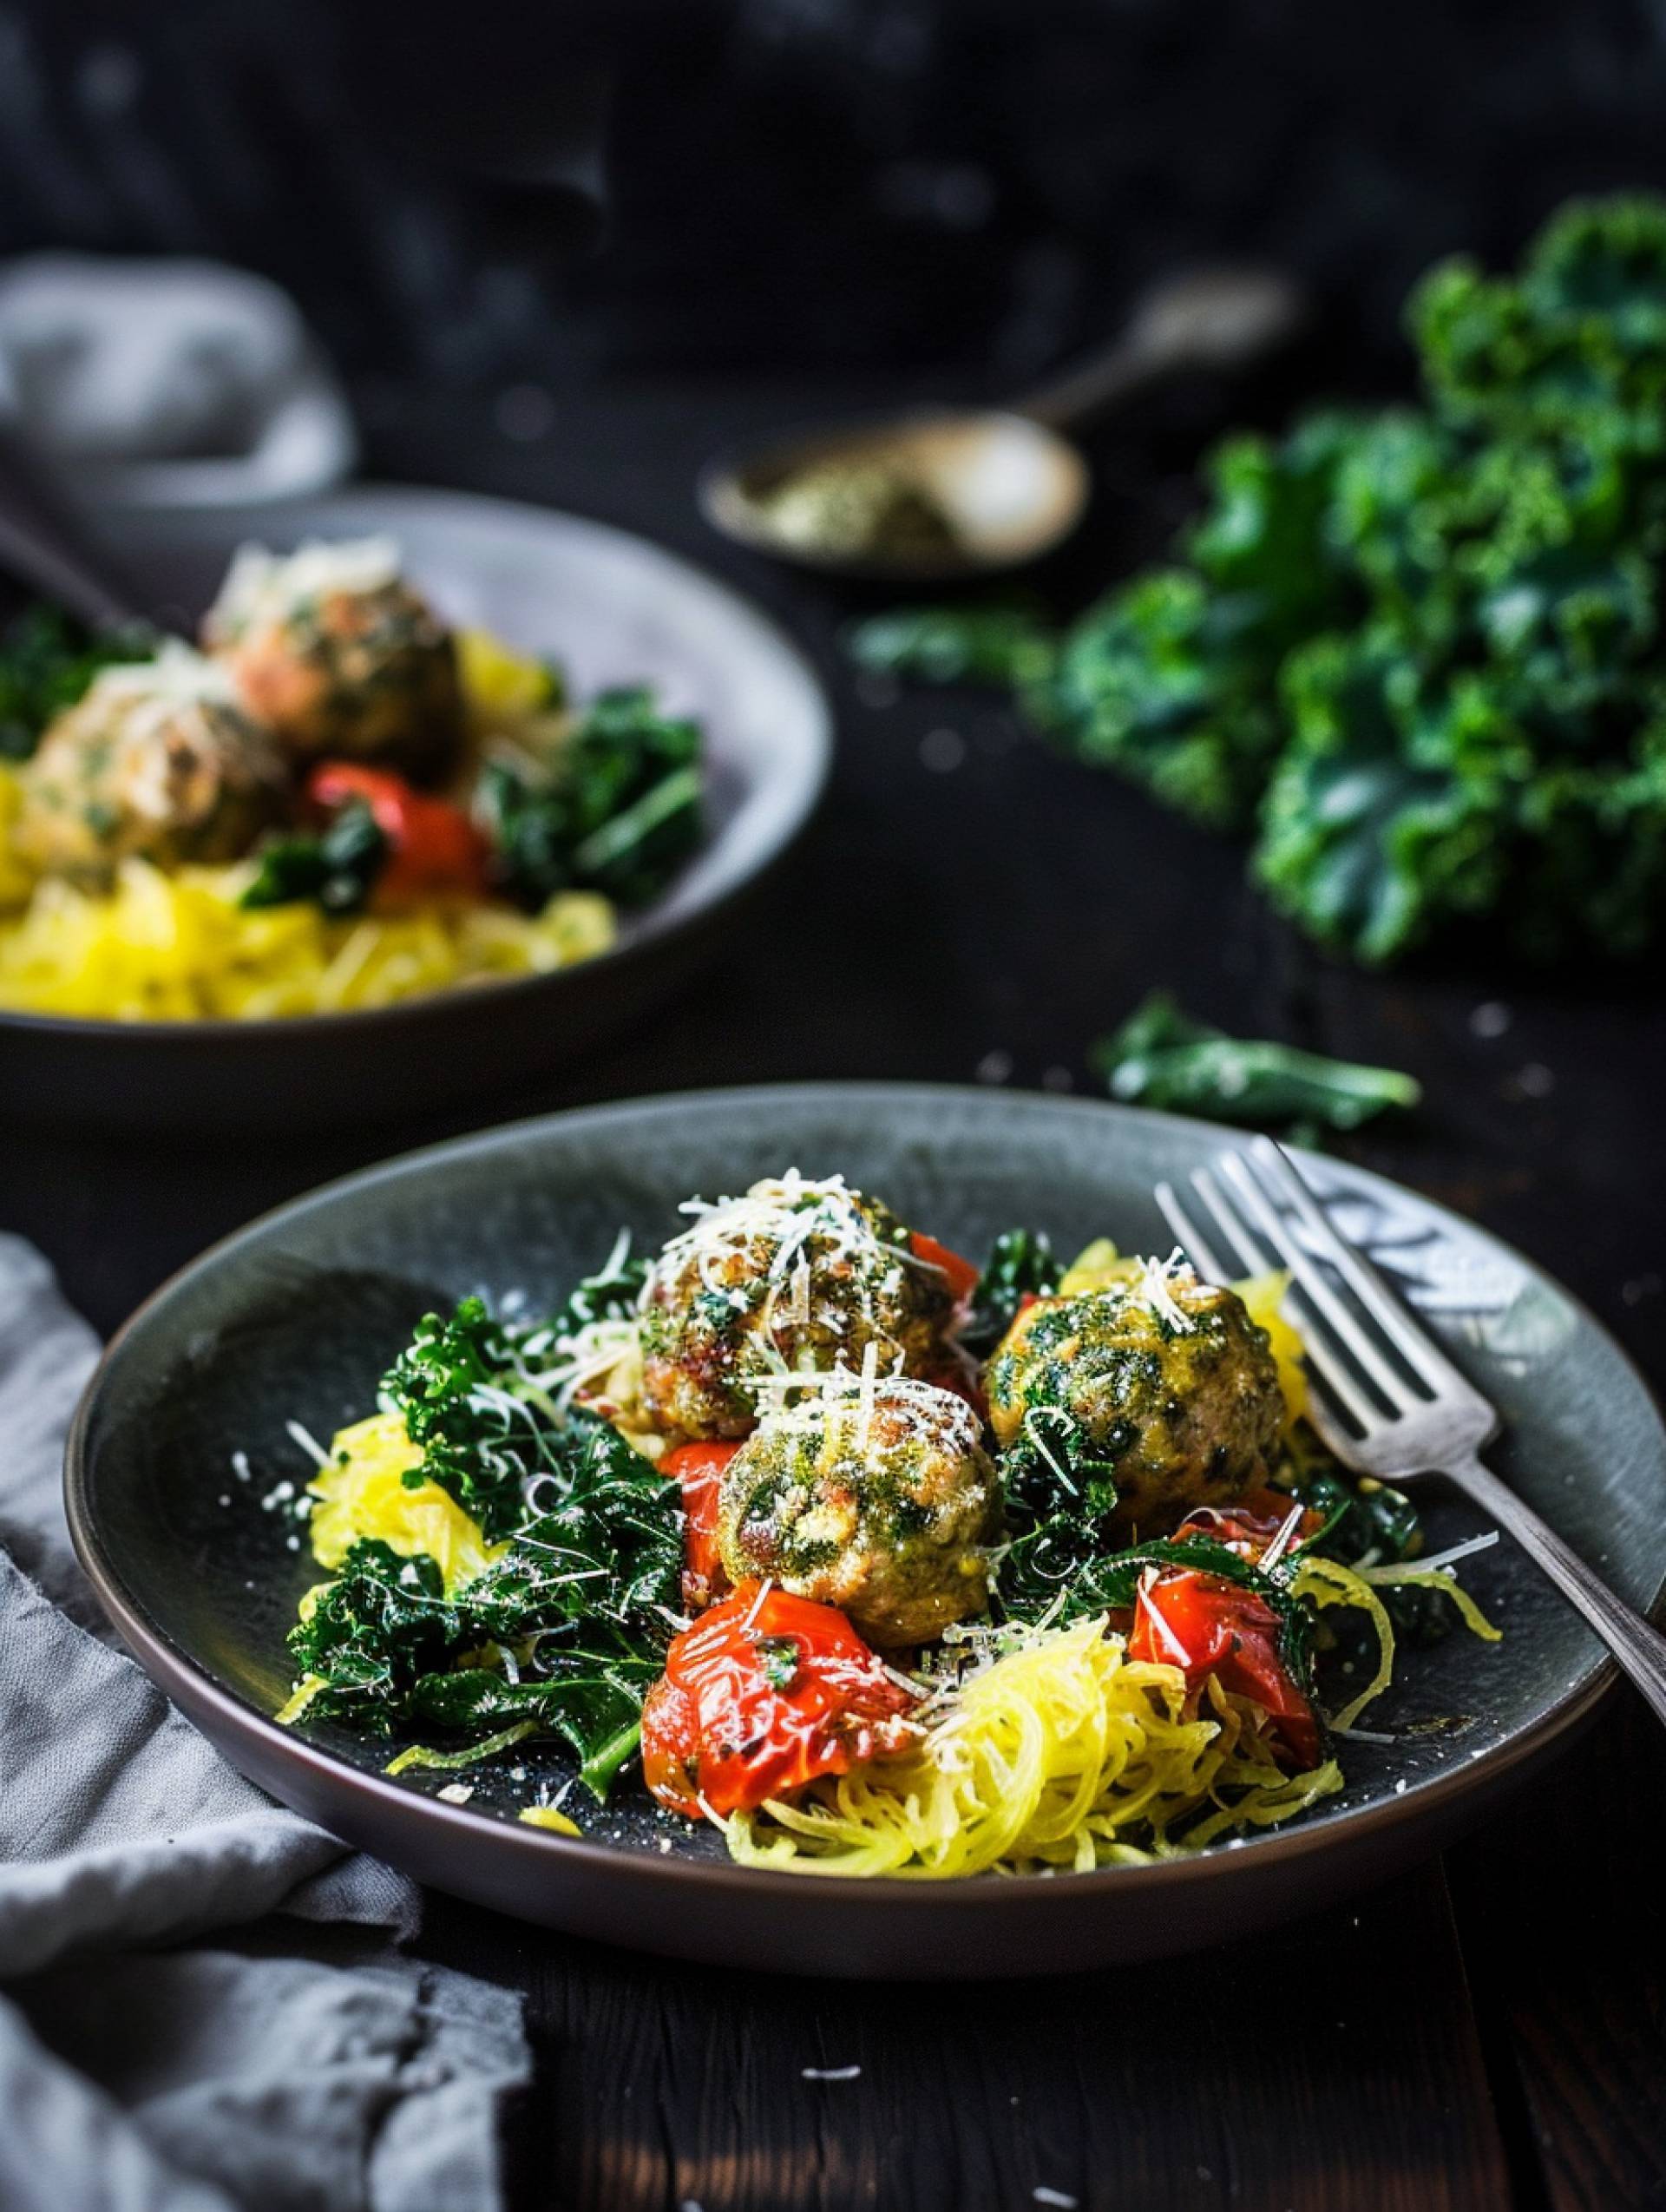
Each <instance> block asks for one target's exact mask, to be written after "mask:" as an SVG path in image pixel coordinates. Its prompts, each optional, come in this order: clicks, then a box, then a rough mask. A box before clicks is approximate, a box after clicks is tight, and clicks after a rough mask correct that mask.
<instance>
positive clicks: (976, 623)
mask: <svg viewBox="0 0 1666 2212" xmlns="http://www.w3.org/2000/svg"><path fill="white" fill-rule="evenodd" d="M849 643H850V652H851V656H852V658H853V659H854V660H856V663H857V664H858V666H861V667H863V668H866V669H867V670H868V671H869V673H870V674H873V675H876V676H913V677H918V678H919V679H921V680H922V682H925V683H928V684H1000V685H1006V686H1009V687H1010V688H1011V689H1013V690H1014V691H1017V690H1021V689H1022V688H1023V686H1025V685H1026V684H1027V683H1028V682H1030V680H1031V679H1033V678H1035V677H1040V676H1041V675H1044V674H1045V673H1046V670H1047V669H1048V668H1049V667H1050V666H1051V665H1052V661H1053V652H1054V640H1053V633H1052V631H1051V630H1050V629H1049V628H1048V627H1047V626H1046V623H1044V622H1043V621H1042V620H1040V618H1039V617H1038V616H1037V615H1036V614H1033V612H1032V611H1031V610H1030V609H1028V608H1027V607H902V608H899V609H898V610H897V611H896V612H895V613H894V614H875V615H871V616H870V617H869V619H868V620H866V621H863V622H858V623H856V625H855V626H854V627H852V629H851V632H850V640H849Z"/></svg>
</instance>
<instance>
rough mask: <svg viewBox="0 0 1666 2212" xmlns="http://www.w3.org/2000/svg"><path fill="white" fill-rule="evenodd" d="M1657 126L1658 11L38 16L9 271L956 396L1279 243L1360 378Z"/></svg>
mask: <svg viewBox="0 0 1666 2212" xmlns="http://www.w3.org/2000/svg"><path fill="white" fill-rule="evenodd" d="M1663 115H1666V4H1663V0H1578V4H1577V5H1569V4H1568V0H1455V3H1454V0H1446V4H1441V0H1409V4H1400V5H1393V4H1382V0H1344V3H1343V4H1338V0H1030V4H1020V0H466V4H465V3H464V0H446V4H435V0H337V4H335V5H331V4H330V0H260V4H239V0H90V3H89V0H10V4H9V5H8V6H7V7H6V8H5V10H3V13H0V253H9V252H15V251H16V250H18V249H20V248H24V247H27V246H32V245H38V244H46V243H49V244H56V245H61V246H62V245H68V246H86V247H90V248H95V249H99V250H117V251H128V250H144V251H150V252H167V253H180V252H183V253H213V254H216V255H220V256H223V257H225V258H227V259H233V260H237V261H239V262H243V263H246V264H247V265H249V266H253V267H256V268H259V269H263V270H266V271H267V272H270V273H272V275H274V276H277V277H279V278H280V279H282V280H283V281H284V282H285V284H286V285H287V286H289V287H290V288H291V289H292V291H294V292H296V293H297V294H298V296H299V297H300V299H302V300H303V302H304V303H305V306H306V307H307V309H308V311H309V312H310V313H311V314H312V317H313V318H314V319H315V321H316V322H317V323H318V325H319V326H320V327H321V328H322V329H323V331H324V332H325V336H326V337H327V338H328V339H329V340H330V341H331V344H332V345H333V346H334V347H335V348H336V349H337V351H338V353H339V354H340V355H341V357H342V358H344V361H345V362H346V363H347V364H348V365H349V366H350V368H351V369H352V370H353V371H357V372H358V373H359V374H360V375H361V376H364V377H377V376H384V377H385V376H394V377H403V376H409V375H410V374H412V373H418V374H421V375H422V376H423V377H429V378H437V379H441V380H450V381H456V382H458V383H462V384H468V383H470V382H473V381H476V380H479V379H490V378H494V377H495V378H499V379H507V380H511V381H513V380H514V379H515V378H517V377H528V376H536V377H540V378H542V379H554V380H555V381H557V382H559V381H561V380H563V379H566V378H568V377H581V376H584V375H585V374H587V373H591V372H594V371H598V370H600V369H607V370H612V371H620V372H626V373H655V372H665V371H682V372H687V371H710V372H712V373H714V374H716V373H718V372H723V373H725V374H733V373H734V372H736V371H746V372H747V373H756V372H757V371H759V370H760V369H769V370H778V371H784V372H788V371H802V370H804V369H808V368H815V369H818V370H832V371H842V372H844V373H849V372H850V371H856V370H863V369H872V368H874V367H876V366H882V367H883V368H884V369H885V370H886V371H887V372H888V373H890V374H893V375H895V374H899V373H902V372H905V371H908V369H910V368H913V369H916V370H920V369H935V370H936V371H938V372H939V373H940V374H941V375H944V376H948V377H952V378H953V379H954V381H956V382H957V383H958V384H961V386H963V387H964V386H969V385H974V384H987V383H991V382H993V383H994V384H1000V383H1002V382H1004V381H1008V380H1012V381H1019V380H1021V379H1023V378H1024V377H1026V376H1027V375H1029V374H1031V373H1032V372H1033V371H1035V370H1036V369H1038V368H1039V367H1040V366H1041V365H1042V364H1044V363H1046V362H1047V361H1049V360H1051V359H1053V358H1055V357H1056V356H1057V355H1058V354H1059V353H1060V352H1061V351H1064V350H1065V349H1066V348H1068V347H1070V346H1072V345H1077V344H1079V343H1081V342H1083V341H1085V340H1087V339H1091V338H1092V337H1093V336H1094V335H1095V334H1097V333H1099V332H1101V331H1104V330H1105V329H1106V328H1107V327H1108V326H1109V325H1111V324H1112V322H1113V321H1114V319H1115V317H1116V315H1117V312H1118V307H1119V305H1120V304H1121V303H1122V302H1123V301H1124V300H1125V299H1126V297H1127V296H1128V294H1129V293H1130V292H1131V289H1132V288H1133V287H1134V286H1137V285H1138V282H1139V280H1140V279H1141V278H1142V276H1144V275H1145V274H1146V273H1148V272H1151V271H1154V270H1156V269H1158V268H1161V267H1164V266H1167V265H1168V264H1169V263H1170V262H1171V260H1172V259H1174V258H1175V257H1176V256H1177V255H1183V254H1189V253H1200V252H1217V251H1221V250H1223V249H1229V248H1231V249H1243V250H1253V251H1255V252H1256V253H1265V254H1269V255H1271V256H1274V257H1275V258H1277V259H1282V260H1284V261H1286V262H1289V263H1293V264H1294V265H1295V266H1299V267H1300V268H1301V269H1302V270H1303V271H1304V272H1306V273H1307V274H1308V276H1309V278H1310V279H1311V280H1312V281H1313V283H1314V284H1315V286H1316V287H1317V288H1318V289H1319V291H1320V292H1321V294H1322V299H1323V302H1324V305H1325V307H1326V310H1327V312H1326V318H1325V323H1324V328H1325V330H1326V332H1327V339H1328V348H1329V351H1330V357H1331V358H1330V370H1331V374H1332V376H1333V378H1334V380H1335V381H1336V382H1337V383H1339V384H1340V383H1344V382H1346V383H1349V384H1361V383H1364V384H1372V383H1382V382H1392V380H1393V378H1394V376H1395V374H1396V373H1397V358H1396V352H1395V347H1396V338H1395V325H1396V312H1397V305H1398V302H1399V300H1400V297H1401V296H1402V294H1403V292H1404V290H1405V287H1406V286H1407V282H1408V280H1409V279H1411V278H1412V277H1413V275H1415V274H1416V272H1418V270H1419V269H1420V268H1421V267H1422V266H1424V265H1425V264H1426V263H1427V261H1428V260H1429V259H1432V258H1433V256H1434V255H1436V254H1437V253H1442V252H1445V251H1447V250H1449V249H1451V248H1453V247H1454V246H1473V247H1474V248H1476V249H1477V250H1479V251H1480V252H1482V253H1486V254H1489V255H1502V254H1505V253H1508V252H1509V251H1510V250H1511V249H1512V247H1513V246H1514V245H1515V244H1516V243H1517V242H1518V240H1519V239H1520V238H1521V237H1522V236H1524V235H1525V233H1526V232H1527V231H1528V230H1529V229H1530V228H1531V227H1532V226H1533V225H1534V223H1535V222H1536V221H1537V220H1538V218H1539V217H1540V216H1541V215H1542V214H1543V213H1544V212H1545V210H1546V209H1547V208H1549V207H1551V206H1552V205H1553V204H1554V203H1555V202H1556V201H1557V200H1558V199H1559V198H1561V197H1562V196H1563V195H1564V194H1567V193H1568V192H1570V191H1572V190H1575V189H1585V188H1592V187H1605V186H1610V185H1614V184H1627V185H1633V184H1638V183H1646V182H1650V181H1652V182H1656V183H1666V133H1663V130H1662V127H1661V126H1662V118H1663ZM604 193H605V198H606V202H607V208H606V213H605V215H603V216H602V217H601V218H600V220H598V219H596V217H595V215H594V209H595V207H596V206H597V203H598V201H599V200H600V199H601V198H602V197H603V196H604Z"/></svg>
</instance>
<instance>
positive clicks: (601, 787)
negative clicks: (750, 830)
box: [479, 689, 704, 909]
mask: <svg viewBox="0 0 1666 2212" xmlns="http://www.w3.org/2000/svg"><path fill="white" fill-rule="evenodd" d="M701 753H702V739H701V732H700V725H699V723H698V722H692V721H689V720H687V719H682V718H679V717H675V716H668V715H664V714H661V713H660V712H659V710H658V709H657V708H656V706H655V705H654V702H653V693H652V692H648V691H646V690H641V689H620V690H615V691H608V692H601V693H600V695H599V696H598V697H597V698H596V699H594V701H593V702H592V703H591V705H590V706H589V707H588V708H587V711H586V712H585V713H584V714H583V715H582V717H581V718H580V720H579V721H578V722H577V723H576V724H575V725H574V728H573V729H572V730H571V731H570V732H568V733H567V736H566V737H565V738H563V740H562V742H561V747H560V749H559V751H558V752H557V753H556V754H555V756H554V758H553V759H552V760H551V761H550V762H549V763H548V764H546V765H533V764H531V763H529V762H521V761H519V760H515V759H511V758H494V759H490V760H489V761H488V762H487V763H486V765H485V766H484V767H483V769H482V772H481V778H480V790H479V805H480V807H481V810H482V814H483V817H484V826H485V828H486V830H487V832H488V834H489V837H491V839H492V842H493V843H494V845H495V848H496V851H497V873H498V879H499V883H500V886H501V888H502V889H503V890H504V891H505V892H506V893H507V894H508V896H510V897H511V898H514V899H516V900H518V901H519V902H520V903H521V904H522V905H524V906H526V907H528V908H529V909H538V908H539V907H541V906H543V905H544V904H546V903H547V902H548V900H550V899H551V898H553V897H554V896H555V894H556V893H557V892H558V891H565V890H594V891H601V892H604V893H605V894H606V895H607V896H608V897H609V898H611V899H613V900H615V901H617V903H619V904H620V905H621V906H641V905H644V904H646V902H647V901H648V900H649V899H651V898H653V897H654V896H656V895H657V894H658V893H659V891H661V890H663V889H664V888H665V886H666V883H668V882H669V881H670V879H671V877H672V875H673V874H674V873H675V872H676V870H678V869H679V867H680V866H681V864H682V863H683V862H684V861H685V859H686V858H687V857H688V856H689V854H690V853H691V852H692V850H694V848H695V846H696V845H697V844H698V843H699V839H700V836H701V833H702V825H703V821H704V805H703V793H704V781H703V777H702V771H701Z"/></svg>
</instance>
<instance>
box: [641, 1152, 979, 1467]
mask: <svg viewBox="0 0 1666 2212" xmlns="http://www.w3.org/2000/svg"><path fill="white" fill-rule="evenodd" d="M953 1310H954V1301H953V1298H952V1296H951V1295H950V1292H949V1290H948V1283H947V1282H946V1281H945V1279H944V1277H943V1275H942V1273H941V1270H939V1269H937V1268H935V1267H931V1266H928V1265H927V1264H924V1263H923V1262H922V1261H920V1260H918V1259H916V1258H915V1256H914V1254H913V1252H912V1250H911V1249H910V1245H909V1237H908V1231H907V1230H906V1229H905V1228H904V1227H903V1226H902V1223H901V1222H900V1221H898V1220H897V1218H896V1217H895V1214H893V1213H892V1212H891V1211H889V1208H888V1207H886V1206H883V1205H881V1204H879V1202H878V1200H877V1199H874V1198H863V1195H862V1194H861V1192H860V1191H851V1190H849V1189H847V1188H846V1186H845V1185H844V1183H843V1180H842V1179H841V1178H839V1177H837V1176H834V1177H833V1178H830V1180H829V1181H827V1182H823V1183H812V1182H807V1181H805V1180H804V1179H803V1178H802V1177H801V1176H798V1175H796V1174H795V1175H788V1176H785V1177H784V1178H781V1179H780V1180H779V1181H773V1180H771V1181H767V1182H763V1183H755V1184H754V1185H752V1187H751V1190H750V1191H747V1193H746V1195H745V1197H744V1198H725V1199H724V1200H723V1201H722V1202H721V1203H720V1204H718V1205H716V1206H712V1207H710V1208H708V1209H705V1210H704V1211H702V1212H701V1214H700V1218H699V1219H698V1220H697V1222H696V1224H695V1225H694V1226H693V1227H692V1229H690V1230H688V1231H685V1233H684V1234H683V1235H682V1236H681V1237H676V1238H674V1239H673V1240H672V1243H671V1244H667V1245H666V1249H665V1250H664V1251H663V1252H662V1253H661V1254H660V1256H659V1259H658V1260H657V1261H656V1263H655V1264H654V1267H653V1271H652V1273H651V1274H650V1276H649V1277H648V1281H647V1284H646V1289H645V1290H644V1292H643V1297H642V1309H641V1339H642V1395H643V1401H644V1403H645V1404H646V1408H647V1409H648V1413H649V1415H650V1417H651V1418H652V1420H653V1422H654V1424H655V1426H656V1427H657V1428H660V1429H662V1430H663V1431H665V1432H666V1434H670V1435H679V1436H686V1437H693V1438H716V1437H732V1436H744V1435H746V1434H749V1433H750V1431H751V1429H752V1428H755V1427H756V1426H757V1423H758V1402H757V1388H758V1384H759V1383H760V1382H762V1380H763V1379H764V1378H765V1377H767V1376H769V1375H775V1374H779V1373H781V1372H783V1371H784V1370H789V1369H791V1370H798V1371H804V1370H810V1371H814V1370H816V1369H823V1368H831V1367H836V1366H838V1365H840V1364H841V1363H843V1365H845V1366H847V1367H852V1368H858V1367H860V1366H861V1365H862V1363H863V1356H864V1355H865V1354H866V1352H867V1350H868V1348H869V1346H870V1345H871V1346H872V1347H873V1348H874V1350H875V1354H876V1359H877V1362H878V1365H879V1368H880V1369H881V1370H882V1372H888V1373H889V1371H890V1370H891V1369H896V1368H901V1369H902V1371H903V1372H904V1373H907V1374H910V1375H921V1374H930V1373H931V1372H932V1371H933V1370H934V1369H938V1368H941V1366H942V1365H943V1364H944V1362H945V1358H946V1354H945V1350H944V1346H943V1342H942V1331H943V1329H944V1328H945V1326H946V1324H947V1323H948V1320H949V1317H950V1316H951V1314H952V1312H953Z"/></svg>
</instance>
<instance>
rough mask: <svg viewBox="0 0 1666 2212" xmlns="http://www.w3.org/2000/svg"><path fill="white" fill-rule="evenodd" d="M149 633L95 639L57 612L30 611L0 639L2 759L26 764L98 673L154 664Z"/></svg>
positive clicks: (44, 608) (128, 632)
mask: <svg viewBox="0 0 1666 2212" xmlns="http://www.w3.org/2000/svg"><path fill="white" fill-rule="evenodd" d="M156 642H157V641H156V639H155V637H154V634H153V633H151V632H149V631H148V630H113V631H108V632H106V633H103V634H102V635H100V636H97V637H95V636H94V635H92V633H90V632H89V631H87V630H85V629H83V628H82V626H81V625H80V624H79V623H78V622H75V621H72V620H71V619H70V618H69V615H67V614H61V613H60V612H59V610H58V609H57V608H56V607H47V606H38V607H30V608H28V609H27V610H26V611H25V612H24V613H23V614H20V615H19V616H18V617H17V619H16V621H15V622H13V623H12V624H11V626H10V628H9V629H8V630H7V631H6V633H5V635H4V637H3V638H0V760H27V759H28V758H29V757H30V754H31V753H32V752H34V750H35V747H36V744H37V743H38V742H39V739H40V736H41V732H42V731H43V730H44V729H45V727H46V725H47V724H48V723H49V722H50V721H51V720H52V719H53V718H54V717H55V716H56V715H58V714H61V713H62V712H63V710H64V708H65V707H67V706H75V703H76V701H77V700H79V699H81V698H82V696H83V695H84V694H85V692H86V691H87V688H88V686H89V685H90V684H91V682H92V680H93V679H94V677H95V676H96V675H97V673H98V672H99V670H100V669H101V668H108V667H110V666H113V665H114V664H115V663H118V662H125V661H134V660H154V657H155V653H156Z"/></svg>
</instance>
